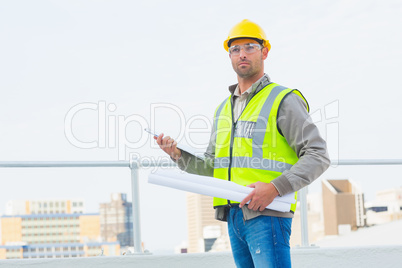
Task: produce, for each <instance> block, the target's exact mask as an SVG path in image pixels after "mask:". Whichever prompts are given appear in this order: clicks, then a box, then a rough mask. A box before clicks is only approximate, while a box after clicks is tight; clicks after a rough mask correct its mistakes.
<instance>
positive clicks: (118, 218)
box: [99, 193, 134, 247]
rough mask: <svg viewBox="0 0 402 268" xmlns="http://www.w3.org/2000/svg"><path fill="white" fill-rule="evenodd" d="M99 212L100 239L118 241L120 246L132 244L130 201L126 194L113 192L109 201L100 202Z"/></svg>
mask: <svg viewBox="0 0 402 268" xmlns="http://www.w3.org/2000/svg"><path fill="white" fill-rule="evenodd" d="M99 212H100V235H101V238H102V241H106V242H115V241H119V242H120V246H121V247H129V246H133V245H134V242H133V219H132V203H129V202H127V195H126V194H123V193H114V194H112V195H111V201H110V203H102V204H100V206H99Z"/></svg>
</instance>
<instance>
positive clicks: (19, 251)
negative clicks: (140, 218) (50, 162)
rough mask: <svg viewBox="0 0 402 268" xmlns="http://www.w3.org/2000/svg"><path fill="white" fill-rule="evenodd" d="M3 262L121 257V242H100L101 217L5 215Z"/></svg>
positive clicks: (81, 215)
mask: <svg viewBox="0 0 402 268" xmlns="http://www.w3.org/2000/svg"><path fill="white" fill-rule="evenodd" d="M0 223H1V245H0V259H10V258H60V257H86V256H97V255H100V254H102V252H103V255H107V256H114V255H118V254H119V252H120V244H119V243H118V242H101V238H100V218H99V214H96V213H93V214H80V213H74V214H30V215H5V216H2V217H1V218H0Z"/></svg>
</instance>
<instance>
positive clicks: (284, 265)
mask: <svg viewBox="0 0 402 268" xmlns="http://www.w3.org/2000/svg"><path fill="white" fill-rule="evenodd" d="M227 221H228V230H229V237H230V244H231V247H232V253H233V258H234V261H235V263H236V266H237V267H241V268H244V267H264V268H266V267H280V268H288V267H291V262H290V246H289V240H290V233H291V226H292V219H291V218H279V217H271V216H258V217H256V218H253V219H251V220H247V221H244V220H243V212H242V210H241V208H239V207H238V206H234V207H232V208H230V212H229V215H228V218H227Z"/></svg>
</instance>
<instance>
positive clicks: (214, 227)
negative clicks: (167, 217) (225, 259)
mask: <svg viewBox="0 0 402 268" xmlns="http://www.w3.org/2000/svg"><path fill="white" fill-rule="evenodd" d="M186 198H187V225H188V252H189V253H196V252H208V251H226V250H230V243H229V236H228V231H227V223H226V222H222V221H218V220H215V212H214V209H213V198H212V197H209V196H205V195H199V194H194V193H187V196H186Z"/></svg>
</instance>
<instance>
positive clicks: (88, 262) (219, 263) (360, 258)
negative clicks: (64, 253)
mask: <svg viewBox="0 0 402 268" xmlns="http://www.w3.org/2000/svg"><path fill="white" fill-rule="evenodd" d="M291 252H292V265H293V267H294V268H299V267H300V268H302V267H303V268H305V267H309V268H315V267H317V268H322V267H327V268H328V267H342V268H349V267H350V268H352V267H353V268H356V267H398V266H399V265H400V264H401V263H402V245H401V246H383V247H378V246H376V247H358V248H346V247H344V248H293V249H292V251H291ZM5 267H13V268H14V267H17V268H19V267H28V268H39V267H40V268H51V267H52V268H53V267H58V268H67V267H68V268H71V267H74V268H81V267H83V268H84V267H85V268H87V267H96V268H106V267H107V268H112V267H113V268H115V267H119V268H120V267H123V268H125V267H127V268H128V267H130V268H132V267H143V268H148V267H175V268H176V267H178V268H181V267H183V268H187V267H192V268H198V267H200V268H201V267H203V268H205V267H207V268H214V267H216V268H229V267H235V265H234V262H233V258H232V255H231V253H230V252H223V253H221V252H220V253H199V254H172V255H156V256H154V255H130V256H118V257H91V258H66V259H23V260H2V261H0V268H5Z"/></svg>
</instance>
